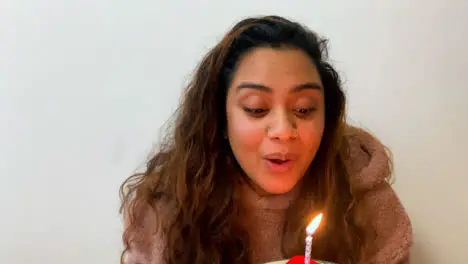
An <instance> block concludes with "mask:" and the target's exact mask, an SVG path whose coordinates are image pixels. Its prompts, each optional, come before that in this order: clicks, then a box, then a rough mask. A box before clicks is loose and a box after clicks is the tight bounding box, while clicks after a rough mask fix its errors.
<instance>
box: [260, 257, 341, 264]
mask: <svg viewBox="0 0 468 264" xmlns="http://www.w3.org/2000/svg"><path fill="white" fill-rule="evenodd" d="M292 262H294V263H292ZM296 262H297V263H296ZM299 262H300V263H304V259H303V258H301V259H300V260H299V259H297V261H294V260H293V259H283V260H278V261H273V262H268V263H265V264H299ZM315 263H318V264H335V263H333V262H328V261H321V260H314V261H311V262H310V264H315Z"/></svg>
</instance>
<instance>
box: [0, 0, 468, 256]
mask: <svg viewBox="0 0 468 264" xmlns="http://www.w3.org/2000/svg"><path fill="white" fill-rule="evenodd" d="M467 13H468V3H467V2H466V1H462V0H460V1H457V0H450V1H427V0H425V1H424V0H413V1H408V0H392V1H373V0H367V1H359V0H357V1H344V0H343V1H332V0H326V1H312V0H307V1H283V0H281V1H248V0H238V1H214V0H213V1H200V0H198V1H188V0H187V1H155V0H152V1H149V0H142V1H121V0H62V1H59V0H48V1H39V0H36V1H32V0H30V1H28V0H3V1H1V3H0V177H1V184H0V198H1V199H0V212H1V217H0V263H21V264H26V263H28V264H29V263H68V264H78V263H80V264H81V263H99V264H102V263H109V264H110V263H118V261H119V254H120V250H121V241H120V236H121V229H122V227H121V226H122V223H121V218H120V216H119V215H118V207H119V200H118V188H119V185H120V184H121V182H122V181H123V180H124V179H125V178H126V177H127V176H128V175H129V174H130V173H132V172H133V171H134V170H135V169H137V168H138V167H140V165H141V164H142V163H143V162H144V161H145V159H146V156H147V154H148V153H149V151H150V150H151V148H152V146H153V144H154V143H155V142H156V140H157V139H158V135H159V128H160V127H161V125H162V124H163V123H164V121H165V120H166V119H167V118H168V117H169V115H170V114H171V112H172V111H173V110H174V109H175V107H176V106H177V103H178V100H179V96H180V93H181V90H182V87H183V85H184V84H185V83H186V82H187V80H188V78H189V77H190V74H191V73H192V70H193V69H194V67H195V66H196V64H197V63H198V62H199V61H200V59H201V57H202V56H203V55H204V53H205V52H207V50H208V49H209V48H210V47H212V46H213V45H214V44H215V43H216V41H218V40H220V39H221V37H222V35H223V34H224V33H225V31H226V30H228V29H229V27H231V26H232V25H233V24H234V23H235V22H236V21H238V20H239V19H241V18H244V17H246V16H249V15H258V14H278V15H284V16H287V17H289V18H292V19H294V20H297V21H300V22H302V23H304V24H306V25H307V26H309V27H310V28H311V29H313V30H316V31H317V32H319V33H320V34H322V35H325V36H327V37H328V38H329V39H330V41H331V57H332V59H333V61H334V63H335V65H336V66H337V67H338V69H339V71H340V72H341V73H342V74H343V77H344V79H345V80H346V90H347V93H348V95H349V116H350V119H351V120H353V122H357V123H359V124H361V125H363V126H365V127H366V128H368V129H370V130H372V131H373V133H374V134H375V135H377V136H378V137H379V138H381V140H382V141H383V142H384V143H385V144H387V145H388V146H389V147H390V148H391V149H392V151H393V154H394V157H395V165H396V171H395V174H396V184H395V189H396V190H397V192H398V194H399V196H400V198H401V200H402V202H403V203H404V205H405V206H406V208H407V210H408V213H409V215H410V216H411V219H412V222H413V225H414V232H415V246H414V250H413V251H414V256H413V260H414V263H424V264H430V263H434V264H435V263H437V264H439V263H461V262H464V261H466V259H467V257H468V256H467V254H468V251H467V250H466V239H467V237H468V231H467V230H468V227H467V224H468V205H467V204H466V201H467V199H468V192H467V191H466V186H467V185H468V179H467V173H466V165H467V164H468V154H467V149H468V139H467V136H466V135H467V133H468V106H467V105H466V100H467V98H468V88H467V83H468V77H467V76H468V72H467V71H468V48H467V47H468V16H467V15H466V14H467Z"/></svg>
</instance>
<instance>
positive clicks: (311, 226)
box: [306, 213, 323, 236]
mask: <svg viewBox="0 0 468 264" xmlns="http://www.w3.org/2000/svg"><path fill="white" fill-rule="evenodd" d="M322 216H323V214H322V213H320V214H318V215H317V216H316V217H315V218H314V219H313V220H312V222H310V224H309V225H308V226H307V228H306V233H307V235H310V236H311V235H312V234H314V233H315V230H317V228H318V227H319V225H320V222H321V221H322Z"/></svg>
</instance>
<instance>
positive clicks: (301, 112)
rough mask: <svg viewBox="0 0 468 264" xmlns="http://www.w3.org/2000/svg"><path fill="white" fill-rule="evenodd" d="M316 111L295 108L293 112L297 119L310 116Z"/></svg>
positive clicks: (313, 109)
mask: <svg viewBox="0 0 468 264" xmlns="http://www.w3.org/2000/svg"><path fill="white" fill-rule="evenodd" d="M315 110H316V109H315V108H313V107H310V108H296V109H295V110H294V111H295V112H296V115H297V116H299V117H306V116H308V115H310V114H312V113H313V112H314V111H315Z"/></svg>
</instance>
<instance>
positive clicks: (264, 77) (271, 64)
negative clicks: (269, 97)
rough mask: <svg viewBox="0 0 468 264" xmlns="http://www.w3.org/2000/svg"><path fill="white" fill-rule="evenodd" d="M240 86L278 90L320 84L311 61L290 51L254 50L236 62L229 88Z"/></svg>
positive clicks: (301, 52)
mask: <svg viewBox="0 0 468 264" xmlns="http://www.w3.org/2000/svg"><path fill="white" fill-rule="evenodd" d="M240 82H253V83H260V84H263V85H265V86H268V87H272V88H279V87H285V88H286V87H288V88H290V87H291V86H295V85H300V84H302V83H307V82H314V83H319V84H321V81H320V76H319V73H318V71H317V68H316V67H315V64H314V63H313V61H312V59H311V58H310V57H309V56H308V55H307V54H306V53H305V52H303V51H301V50H298V49H291V48H278V49H274V48H256V49H253V50H252V51H250V52H248V53H246V54H245V55H244V56H242V57H241V59H240V60H239V63H238V66H237V69H236V72H235V74H234V76H233V79H232V83H231V86H236V84H239V83H240Z"/></svg>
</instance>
